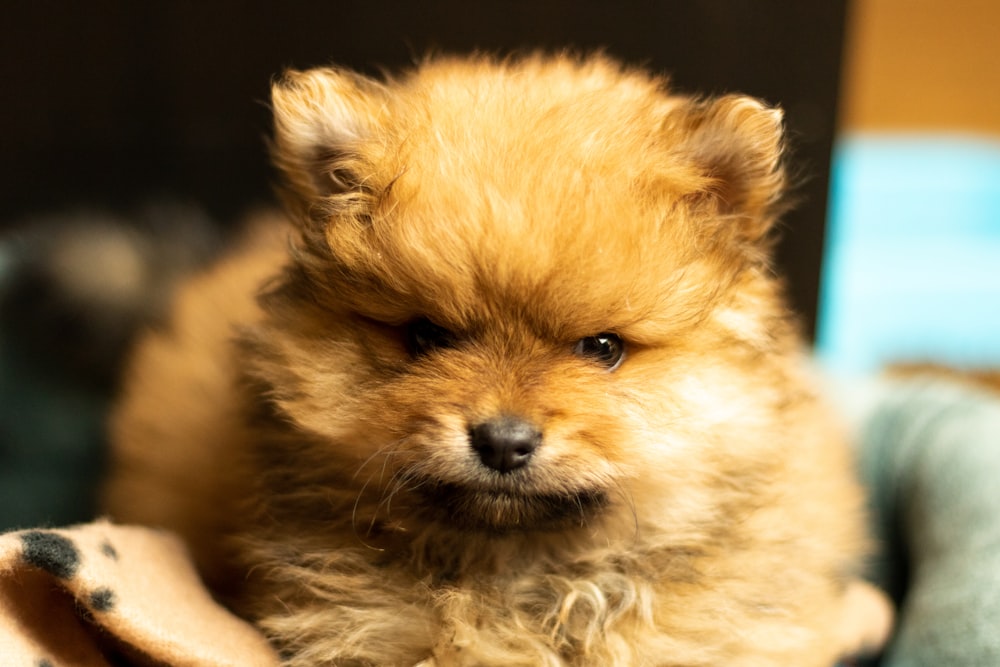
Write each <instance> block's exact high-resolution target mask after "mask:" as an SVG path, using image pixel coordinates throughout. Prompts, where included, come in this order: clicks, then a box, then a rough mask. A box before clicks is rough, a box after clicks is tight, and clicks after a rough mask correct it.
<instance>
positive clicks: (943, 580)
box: [855, 381, 1000, 667]
mask: <svg viewBox="0 0 1000 667" xmlns="http://www.w3.org/2000/svg"><path fill="white" fill-rule="evenodd" d="M865 395H866V397H867V398H866V399H864V400H866V401H867V403H868V404H867V405H866V406H864V407H863V410H864V415H863V416H862V420H861V422H860V430H859V435H860V446H861V449H860V457H861V463H862V469H863V471H864V474H865V477H866V480H867V483H868V485H869V488H871V489H872V499H873V503H874V506H875V509H876V517H877V527H878V529H879V531H880V532H881V533H882V535H883V538H884V539H885V544H886V551H885V553H884V554H883V559H882V561H881V562H880V564H879V565H880V567H879V572H878V573H877V577H878V578H880V579H881V583H882V584H883V585H885V586H886V587H887V588H888V589H889V590H891V591H893V593H894V594H895V595H896V597H897V598H898V600H899V602H900V605H901V607H900V611H899V614H900V615H899V629H898V632H897V634H896V637H895V639H894V641H893V643H892V645H891V647H890V649H889V651H888V652H887V654H886V656H885V658H884V660H883V662H882V665H883V667H945V666H947V667H987V666H993V665H1000V398H998V397H997V396H996V395H992V394H986V393H981V392H978V391H976V390H973V389H971V388H966V387H962V386H958V385H953V384H950V383H945V382H941V381H937V382H934V381H912V382H907V383H902V382H894V383H886V384H883V385H880V386H878V387H877V388H875V389H874V390H873V391H870V392H867V393H866V394H865ZM857 400H858V399H857V394H855V401H857Z"/></svg>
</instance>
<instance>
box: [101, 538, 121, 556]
mask: <svg viewBox="0 0 1000 667" xmlns="http://www.w3.org/2000/svg"><path fill="white" fill-rule="evenodd" d="M101 553H102V554H104V555H105V556H107V557H108V558H110V559H111V560H118V551H117V549H115V548H114V547H113V546H112V545H111V542H108V541H107V540H105V541H103V542H101Z"/></svg>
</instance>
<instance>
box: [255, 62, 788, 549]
mask: <svg viewBox="0 0 1000 667" xmlns="http://www.w3.org/2000/svg"><path fill="white" fill-rule="evenodd" d="M273 104H274V114H275V142H274V151H275V160H276V163H277V164H278V166H279V168H280V169H281V170H282V172H283V175H284V179H285V182H286V185H287V188H286V199H287V202H288V206H289V209H290V211H291V214H292V216H293V217H294V218H295V222H296V225H297V230H298V236H299V240H298V242H297V243H296V246H295V250H294V252H293V260H292V262H291V264H290V266H289V268H288V269H287V271H286V273H285V275H284V277H283V280H282V282H281V283H280V285H279V286H277V287H276V288H275V289H273V290H272V291H271V292H270V293H269V294H268V295H266V296H265V298H264V302H265V305H266V307H267V310H268V312H269V316H270V320H269V323H268V324H267V330H266V332H265V333H264V334H263V335H260V336H259V337H258V338H259V340H258V341H257V343H256V344H257V346H258V349H259V350H260V352H261V354H260V355H259V357H260V358H259V359H258V361H257V362H256V366H255V368H256V370H255V371H254V373H255V374H256V375H257V377H258V379H260V380H262V381H263V382H265V383H266V384H267V387H268V395H269V396H270V397H271V398H272V400H273V401H274V403H275V404H276V406H277V407H278V409H279V410H280V411H281V413H282V414H283V415H284V416H285V418H287V419H288V420H290V421H291V422H292V423H294V424H295V425H296V426H297V427H298V428H300V429H302V430H303V431H304V432H307V433H308V434H310V435H311V436H314V437H311V438H310V439H309V442H310V444H309V445H308V446H304V448H303V449H299V450H296V451H295V452H290V453H288V457H289V458H290V459H294V461H295V462H294V463H289V464H288V467H289V468H290V469H292V470H293V471H294V470H298V471H299V473H297V475H298V477H296V479H298V482H296V483H297V484H300V485H305V484H311V485H314V486H316V487H317V488H323V487H327V488H330V489H333V488H336V489H341V490H342V489H344V488H349V489H350V494H351V495H352V496H353V497H355V503H360V506H363V507H364V506H368V505H366V503H368V504H370V506H371V507H370V511H371V512H372V513H374V514H378V515H379V516H382V519H384V520H386V521H403V522H422V523H424V524H425V525H426V524H427V523H428V522H431V523H440V524H452V525H458V526H461V527H464V528H466V529H470V530H484V531H500V532H505V531H512V530H529V531H530V530H553V529H558V528H561V527H569V526H575V525H580V524H590V523H591V522H592V521H596V520H597V518H598V517H609V516H612V517H613V516H618V515H619V511H625V512H628V513H630V515H634V516H637V517H638V519H639V520H640V521H643V520H645V519H644V517H646V516H647V515H648V516H649V517H653V518H651V519H650V520H651V521H656V522H662V521H663V518H662V517H663V512H667V513H669V512H674V513H676V514H677V515H678V516H679V517H680V518H679V519H678V521H679V524H682V523H684V521H685V519H684V518H683V516H682V515H685V513H692V516H693V514H697V513H698V512H705V511H708V510H707V509H706V508H708V507H709V506H714V504H717V503H713V502H710V501H708V500H707V498H708V497H709V496H710V495H711V491H710V487H713V486H717V487H723V488H729V487H731V486H735V485H737V483H736V481H734V480H733V479H731V477H732V476H733V475H749V476H752V475H753V472H752V471H753V470H755V469H756V468H755V466H758V467H759V465H758V464H759V462H760V461H761V460H765V459H766V457H767V454H768V452H767V451H765V450H766V448H767V447H770V446H772V445H771V444H767V443H766V442H765V440H763V439H761V443H760V444H757V443H756V440H754V438H753V433H757V432H763V430H764V429H763V428H762V426H765V425H766V424H768V423H769V420H770V419H772V417H773V415H775V414H776V411H777V410H778V409H779V408H778V405H779V404H780V403H782V401H784V400H785V398H786V397H785V396H784V395H783V390H782V389H781V387H782V386H783V384H784V383H785V382H786V378H785V375H786V373H785V370H784V363H783V362H782V361H781V360H782V359H784V358H785V357H786V356H787V354H788V352H789V350H790V348H791V347H792V346H793V342H794V336H792V334H791V333H790V332H789V327H788V326H787V324H786V322H785V319H784V311H783V310H782V308H781V307H780V304H779V302H778V299H777V298H776V296H775V292H776V289H775V287H774V285H773V281H772V280H771V279H770V278H769V277H768V270H767V243H768V242H767V237H768V235H767V232H768V230H769V228H770V227H771V225H772V223H773V220H774V215H775V210H774V209H775V205H776V203H777V202H778V199H779V195H780V191H781V187H782V172H781V169H780V166H779V157H780V143H781V131H780V125H781V120H780V114H779V113H778V112H777V111H774V110H771V109H767V108H765V107H764V106H762V105H761V104H760V103H758V102H756V101H753V100H750V99H748V98H743V97H723V98H720V99H717V100H712V101H702V100H694V99H691V98H685V97H678V96H672V95H670V94H668V93H667V92H666V90H665V85H664V83H663V82H662V81H660V80H657V79H652V78H649V77H647V76H646V75H644V74H641V73H637V72H632V71H626V70H623V69H621V68H619V67H617V66H616V65H614V64H612V63H610V62H608V61H606V60H604V59H601V58H594V59H588V60H585V61H575V60H572V59H569V58H542V57H538V58H528V59H524V60H519V61H516V62H505V63H496V62H493V61H489V60H485V59H482V60H462V61H457V60H439V61H435V62H431V63H428V64H426V65H424V66H422V67H420V68H418V69H417V70H416V71H415V72H414V73H412V74H410V75H408V76H407V77H405V78H401V79H398V80H391V81H388V82H375V81H372V80H369V79H365V78H362V77H359V76H357V75H354V74H350V73H347V72H342V71H337V70H332V69H319V70H312V71H307V72H293V73H289V74H287V75H286V76H285V78H284V79H282V80H281V81H280V82H278V83H277V84H276V86H275V87H274V91H273ZM748 436H749V437H748ZM748 443H750V444H748ZM774 446H776V445H774ZM748 450H750V451H748ZM293 476H294V475H293ZM382 519H380V520H382ZM373 520H374V519H373Z"/></svg>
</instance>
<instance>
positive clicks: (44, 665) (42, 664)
mask: <svg viewBox="0 0 1000 667" xmlns="http://www.w3.org/2000/svg"><path fill="white" fill-rule="evenodd" d="M35 667H55V665H53V664H52V661H51V660H49V659H48V658H42V659H41V660H39V661H38V662H36V663H35Z"/></svg>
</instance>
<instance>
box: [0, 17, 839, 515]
mask: <svg viewBox="0 0 1000 667" xmlns="http://www.w3.org/2000/svg"><path fill="white" fill-rule="evenodd" d="M845 13H846V1H845V0H827V1H825V2H800V1H798V0H700V1H693V2H666V1H652V0H647V1H634V2H608V1H606V0H602V1H596V0H572V1H570V0H559V1H556V0H509V1H505V2H467V1H466V2H458V1H450V0H433V1H427V0H425V1H422V2H402V1H400V2H384V1H373V2H304V1H301V0H287V1H285V2H281V3H276V2H237V1H236V0H213V1H211V2H193V1H192V2H185V1H169V2H167V1H156V0H150V1H144V2H135V1H134V0H133V1H126V0H91V1H90V2H86V3H80V2H70V1H69V0H66V1H46V0H34V1H14V2H8V3H5V6H4V11H3V17H4V22H3V27H2V28H0V35H2V39H0V82H2V85H3V88H2V92H0V96H2V97H0V101H2V103H0V128H2V139H0V143H2V150H0V225H2V226H0V242H3V240H4V239H6V244H5V245H4V246H0V278H2V274H3V272H4V271H5V270H6V272H7V274H8V276H9V275H15V274H16V273H17V272H16V271H15V270H14V269H17V268H18V267H19V266H20V265H22V264H25V263H26V261H27V260H26V258H29V256H30V255H31V254H32V253H40V254H43V255H44V254H45V252H48V250H47V248H46V245H45V244H46V243H47V242H49V240H50V237H54V236H58V235H64V234H65V227H66V224H67V223H66V221H67V220H70V219H81V218H80V216H81V215H84V216H85V215H86V214H85V213H84V214H80V213H79V212H80V211H81V210H82V211H92V210H100V211H103V212H104V213H102V214H101V216H103V219H106V221H107V226H108V227H109V228H111V229H114V230H116V232H115V233H122V230H121V228H122V227H123V226H124V227H126V228H127V227H128V226H129V225H133V224H134V225H138V226H140V227H141V228H142V233H143V234H144V237H145V240H146V241H147V244H146V251H145V252H146V253H147V255H146V256H145V261H153V262H154V263H155V261H157V258H159V261H160V262H161V263H162V262H163V261H164V260H163V258H164V257H167V258H172V257H180V258H181V259H178V260H177V261H175V262H173V265H174V266H182V267H183V266H187V265H193V264H196V263H198V262H199V261H201V260H202V259H203V258H204V257H207V256H208V255H209V254H210V252H211V248H213V247H215V246H217V245H218V244H219V243H220V241H221V240H222V239H224V238H225V236H226V234H227V231H228V230H230V229H232V228H233V227H234V226H235V225H236V223H237V222H238V220H239V219H240V218H241V216H242V215H243V213H244V212H245V211H246V210H247V209H249V208H251V207H254V206H256V205H259V204H262V203H268V202H270V201H272V187H271V184H272V181H273V174H272V171H271V168H270V166H269V164H268V160H267V153H266V149H265V144H264V138H265V137H266V136H267V134H268V131H269V116H268V110H267V99H268V89H269V83H270V81H271V79H272V77H274V76H275V75H276V74H278V73H280V72H281V71H282V70H283V69H284V68H287V67H296V68H306V67H310V66H315V65H323V64H329V63H338V64H341V65H347V66H350V67H353V68H356V69H360V70H362V71H365V72H368V73H372V74H377V73H378V72H379V70H380V69H382V68H388V69H395V68H398V67H401V66H406V65H408V64H411V63H412V62H414V60H415V59H416V58H418V57H419V56H421V55H422V54H425V53H427V52H433V51H444V52H466V51H469V50H472V49H478V50H485V51H489V52H500V53H507V52H511V51H517V50H533V49H539V48H541V49H554V48H562V47H573V48H574V49H578V50H584V51H586V50H592V49H602V50H604V51H606V52H607V53H609V54H611V55H613V56H616V57H618V58H620V59H623V60H625V61H626V62H628V63H632V64H638V65H642V66H646V67H648V68H651V69H653V70H657V71H661V72H667V73H669V74H670V76H671V78H672V80H673V82H674V85H675V87H676V88H678V89H679V90H682V91H685V92H699V93H711V94H718V93H724V92H735V91H739V92H744V93H748V94H751V95H755V96H758V97H761V98H764V99H765V100H767V101H769V102H770V103H773V104H777V105H780V106H782V107H783V108H784V109H785V112H786V119H787V125H788V129H789V137H790V145H791V148H792V158H791V163H790V164H791V166H792V169H793V173H794V175H795V178H796V182H797V184H798V187H797V189H796V193H795V195H796V196H795V199H796V202H797V205H796V207H795V209H794V211H793V212H792V213H790V214H789V215H788V216H787V217H786V219H785V225H784V229H783V231H782V237H783V240H782V242H781V246H780V250H779V264H780V267H779V269H780V271H781V272H782V273H784V274H785V275H786V276H787V278H788V284H789V291H790V294H791V296H792V299H793V301H794V303H795V304H796V306H797V307H798V308H799V309H800V310H801V311H802V313H803V322H804V324H805V327H806V329H807V331H808V332H809V333H810V334H811V333H812V331H813V326H814V320H815V314H816V300H817V292H818V281H819V275H820V259H821V253H822V245H823V235H824V219H825V211H826V203H827V202H826V198H827V187H828V177H829V168H830V166H829V165H830V153H831V146H832V143H833V139H834V130H835V127H836V118H835V114H836V110H837V108H838V104H837V95H838V85H839V75H840V63H841V52H842V42H843V36H844V24H845ZM150 201H153V202H157V201H160V202H163V201H166V202H169V205H167V206H157V205H155V204H154V205H153V206H152V207H150V206H149V202H150ZM164 211H166V212H164ZM53 216H54V217H53ZM67 216H68V217H67ZM191 220H195V223H192V222H191ZM70 224H72V223H70ZM179 229H180V230H186V231H184V232H183V233H180V232H177V230H179ZM126 236H127V235H126ZM149 239H152V242H151V244H150V243H149V242H148V241H149ZM126 241H127V242H131V241H128V239H126ZM185 244H187V245H188V246H191V245H196V246H198V247H196V248H189V250H190V253H188V254H187V255H185V253H184V248H183V246H184V245H185ZM178 245H180V246H181V248H180V250H178ZM4 248H5V250H4ZM171 253H175V254H171ZM112 265H113V263H112V264H109V265H108V266H112ZM5 266H6V269H5V268H4V267H5ZM126 273H127V272H126ZM116 275H119V276H121V275H124V274H122V273H121V272H119V273H118V274H116ZM159 275H160V276H161V278H160V279H159V282H158V283H157V285H159V286H162V285H161V284H162V283H165V282H169V280H168V279H169V278H170V276H171V275H172V274H171V273H170V268H169V267H167V268H163V269H162V270H161V273H160V274H159ZM163 276H166V277H163ZM50 278H51V277H50V276H45V275H41V276H39V275H32V274H31V272H30V271H28V272H22V274H18V278H17V280H18V281H19V283H18V284H19V285H24V284H28V285H32V287H31V289H30V290H27V291H25V290H24V289H21V288H20V287H19V288H18V290H17V291H16V293H15V294H14V296H10V295H7V296H4V297H3V307H2V310H0V318H2V319H0V401H3V404H2V406H0V507H6V508H7V509H6V510H5V511H6V514H7V515H6V516H4V515H0V527H4V526H10V525H28V524H37V523H43V522H51V523H66V522H68V521H70V520H76V519H84V518H87V516H88V513H89V512H90V511H91V506H90V504H89V501H87V502H84V501H79V500H74V501H66V499H65V498H64V497H63V496H67V495H71V494H67V493H66V488H67V487H65V486H64V485H63V486H60V484H61V483H62V482H61V480H62V479H63V477H65V474H68V473H71V472H77V473H79V472H80V471H90V472H91V473H96V471H97V470H98V469H99V465H100V463H99V457H95V456H94V454H93V452H94V451H99V448H100V441H101V426H100V416H101V414H102V409H103V407H104V406H105V405H106V400H107V397H108V396H110V395H111V394H112V393H113V390H114V383H115V379H116V370H117V363H118V361H120V356H121V352H122V351H123V350H124V349H125V348H126V347H127V344H128V341H129V339H130V335H131V333H132V332H133V331H134V329H135V328H136V327H137V326H141V324H142V323H143V322H144V321H145V319H144V318H146V317H147V316H148V317H153V316H155V312H153V311H155V310H156V307H157V304H158V303H160V301H159V300H158V299H150V303H149V304H147V306H148V308H147V311H143V312H140V313H139V315H138V316H137V319H129V318H128V316H124V315H122V314H121V313H117V314H116V313H109V314H107V315H106V316H105V315H100V316H98V319H99V320H100V322H103V323H104V324H100V323H98V324H97V325H95V323H94V321H93V320H94V319H95V316H94V314H93V313H80V312H76V313H73V312H71V313H69V314H68V315H67V312H66V311H67V308H66V307H65V306H59V307H56V308H43V307H41V306H40V305H39V304H40V303H41V302H42V301H47V300H49V297H48V296H46V294H47V292H46V290H47V289H50V288H51V285H48V286H47V282H46V281H49V282H51V280H50ZM109 280H111V281H112V282H114V280H115V279H114V278H111V279H109ZM7 283H8V285H10V284H12V280H10V279H8V280H7ZM3 284H4V283H3V281H2V280H0V292H3V289H2V288H3ZM125 287H126V288H128V287H129V285H126V286H125ZM150 289H152V287H151V288H150ZM7 291H8V292H10V291H11V290H10V289H8V290H7ZM43 297H44V298H43ZM130 313H132V314H134V311H130ZM88 317H89V321H88ZM101 318H103V319H101ZM116 318H119V319H116ZM121 318H124V319H121ZM105 325H106V326H107V327H108V328H111V329H114V332H115V333H114V335H112V336H110V337H109V335H107V333H106V332H103V333H102V332H101V331H95V327H96V328H97V329H101V328H102V327H104V326H105ZM102 345H103V347H101V346H102ZM95 346H96V347H95ZM67 369H70V370H71V371H72V372H69V371H68V370H67ZM64 371H65V372H64ZM81 442H83V443H86V446H83V445H81V444H80V443H81ZM52 443H55V444H52ZM39 459H42V460H43V461H44V462H45V463H38V460H39ZM30 461H34V463H30V465H29V462H30ZM32 466H34V467H32ZM25 470H28V472H25ZM53 470H55V472H53ZM31 471H34V472H31ZM64 473H65V474H64ZM60 475H63V477H60ZM77 476H79V475H77ZM46 485H49V486H46ZM50 487H51V489H52V493H51V495H52V496H53V498H54V500H53V501H52V502H51V503H39V502H37V498H33V499H32V502H30V503H29V502H26V501H24V500H23V499H24V498H26V497H28V496H31V495H35V496H37V495H45V493H46V492H45V491H44V490H45V489H48V488H50ZM86 489H87V487H86V486H81V487H80V489H77V491H80V492H81V493H84V492H85V491H86ZM78 497H79V495H78Z"/></svg>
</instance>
